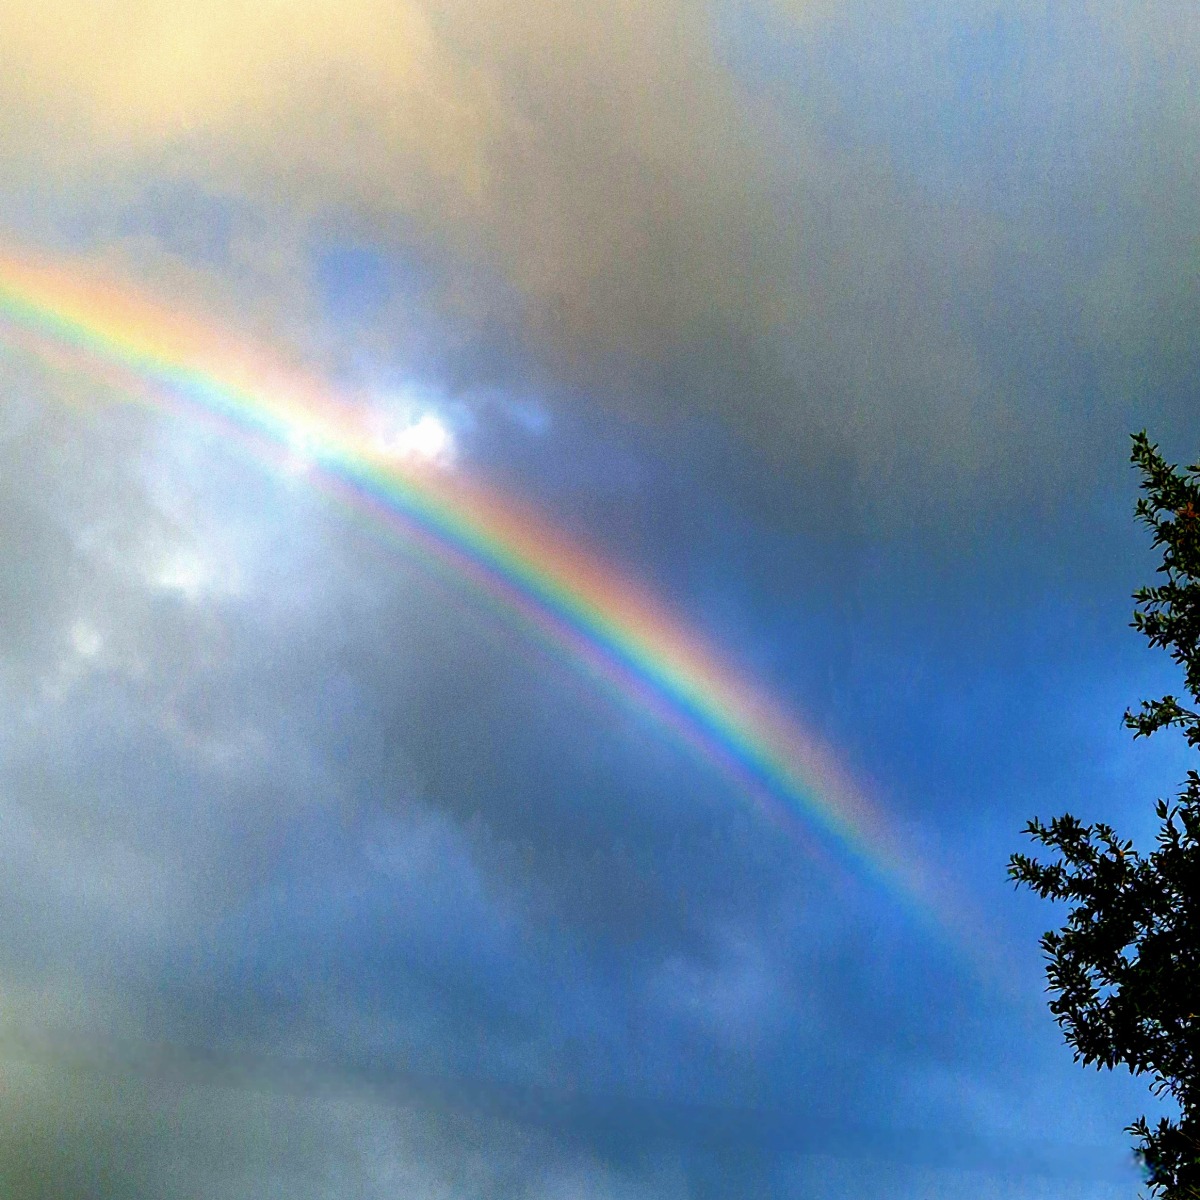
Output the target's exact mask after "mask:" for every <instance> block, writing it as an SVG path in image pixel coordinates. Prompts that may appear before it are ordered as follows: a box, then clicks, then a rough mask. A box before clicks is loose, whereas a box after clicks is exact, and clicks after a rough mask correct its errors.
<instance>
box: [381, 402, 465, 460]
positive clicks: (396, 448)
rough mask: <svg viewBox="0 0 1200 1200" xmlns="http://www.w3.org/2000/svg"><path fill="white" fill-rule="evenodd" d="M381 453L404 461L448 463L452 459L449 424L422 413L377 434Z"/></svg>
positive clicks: (452, 439) (432, 414)
mask: <svg viewBox="0 0 1200 1200" xmlns="http://www.w3.org/2000/svg"><path fill="white" fill-rule="evenodd" d="M379 446H380V449H381V450H383V452H384V453H385V454H388V455H391V456H392V457H394V458H397V459H401V460H403V461H405V462H418V463H419V462H427V463H432V464H433V465H435V466H441V467H444V466H449V465H450V464H451V463H452V462H453V461H454V437H453V435H452V434H451V432H450V428H449V426H447V425H446V423H445V422H444V421H443V420H442V419H441V418H440V417H438V416H437V415H435V414H434V413H431V412H426V413H422V414H421V415H420V416H419V417H417V418H416V419H415V420H409V421H408V422H406V423H405V424H402V425H399V426H398V427H396V428H394V429H392V430H391V431H388V432H384V433H382V434H380V436H379Z"/></svg>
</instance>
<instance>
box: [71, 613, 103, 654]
mask: <svg viewBox="0 0 1200 1200" xmlns="http://www.w3.org/2000/svg"><path fill="white" fill-rule="evenodd" d="M71 649H73V650H74V651H75V653H76V654H77V655H78V656H79V657H80V658H85V659H87V658H95V657H96V655H97V654H99V653H100V651H101V650H102V649H104V638H103V637H101V636H100V632H99V630H97V629H96V627H95V626H94V625H93V624H92V623H91V622H90V621H83V620H80V621H76V622H75V624H74V625H72V626H71Z"/></svg>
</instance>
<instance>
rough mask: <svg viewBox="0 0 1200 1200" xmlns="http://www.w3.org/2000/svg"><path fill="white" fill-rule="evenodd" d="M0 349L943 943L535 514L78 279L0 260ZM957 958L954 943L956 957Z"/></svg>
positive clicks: (927, 911)
mask: <svg viewBox="0 0 1200 1200" xmlns="http://www.w3.org/2000/svg"><path fill="white" fill-rule="evenodd" d="M0 346H3V347H5V348H7V349H8V350H9V351H12V350H21V351H25V352H32V353H34V354H36V355H38V356H39V357H40V358H42V359H44V360H49V361H50V362H52V363H57V364H61V365H64V366H65V367H67V368H68V369H70V370H72V371H83V372H84V373H86V375H87V377H88V378H89V379H94V380H99V381H103V382H106V383H108V384H111V385H112V386H113V387H114V389H115V390H116V393H117V394H118V395H120V396H121V398H122V400H128V401H135V402H139V403H142V404H145V405H149V406H150V407H152V408H154V409H157V410H161V411H164V412H168V413H181V414H183V415H185V416H187V417H188V418H189V419H192V420H200V421H203V422H205V423H207V424H209V425H212V426H214V427H215V428H217V429H218V430H219V431H220V433H221V435H222V436H235V437H237V438H238V439H240V440H242V441H244V442H245V441H248V442H249V443H250V444H251V445H252V446H253V447H254V448H255V450H256V452H259V453H260V454H261V453H265V454H267V455H268V456H269V457H273V458H274V459H275V460H282V461H287V460H288V459H289V457H291V456H294V455H296V454H298V453H299V454H302V455H303V457H304V460H305V461H306V462H307V463H308V464H309V469H308V471H307V477H308V478H310V479H312V480H313V481H314V482H315V483H317V484H319V486H321V487H322V488H323V489H324V490H325V491H326V492H328V493H330V494H331V495H333V496H335V497H336V498H337V499H338V501H339V502H340V503H342V504H345V505H346V506H348V507H349V508H350V509H351V510H352V511H353V512H354V513H356V514H358V515H360V516H363V517H366V518H367V519H368V520H369V521H370V522H371V524H372V525H373V526H374V527H375V528H377V529H382V530H385V531H388V532H389V533H390V534H392V535H395V536H397V537H399V538H400V539H402V540H403V542H404V544H405V545H406V546H407V547H409V548H411V549H413V550H415V551H417V552H419V553H420V554H421V555H422V556H423V557H424V558H426V559H427V560H428V561H430V562H431V563H433V564H435V565H437V566H438V568H439V569H440V570H442V571H444V572H446V571H448V572H449V573H450V574H451V575H452V576H453V577H454V578H455V579H456V580H458V581H460V582H461V583H462V584H463V585H465V586H466V587H468V588H470V589H472V590H474V591H476V592H477V593H479V594H481V595H482V596H484V597H485V598H486V599H487V600H488V601H489V602H490V603H492V604H493V605H496V606H498V607H499V608H500V609H501V610H502V611H504V612H505V613H506V614H507V615H508V617H509V618H510V619H516V620H518V621H519V622H520V623H521V624H522V625H523V626H524V627H525V628H526V629H527V630H528V631H530V632H531V633H533V634H534V635H536V636H537V637H539V638H541V639H542V640H544V641H546V642H548V643H550V644H551V645H552V646H553V647H555V649H556V652H557V653H560V654H565V655H566V656H568V657H569V658H570V659H571V660H572V661H573V662H574V664H575V665H576V666H577V667H578V668H580V669H582V670H583V671H585V672H586V673H587V675H589V676H590V677H591V678H593V679H595V680H596V681H598V682H599V683H601V684H602V685H604V686H605V687H606V688H608V689H610V690H612V691H614V692H616V693H617V694H619V695H620V696H621V697H623V698H625V699H626V700H627V701H630V702H632V703H634V704H635V705H637V706H638V707H639V708H640V709H642V710H645V711H647V712H649V713H651V714H652V715H653V717H654V718H655V719H657V720H658V721H660V722H662V723H663V724H664V725H665V726H667V727H668V728H669V729H670V730H672V731H673V732H674V733H675V735H676V736H678V737H679V738H680V739H682V741H683V742H684V743H685V745H687V746H688V747H689V748H690V749H692V750H693V751H695V752H698V753H700V754H702V755H703V756H704V757H705V758H706V759H707V760H709V761H710V762H711V763H713V764H714V765H715V766H716V767H718V768H719V769H720V771H722V772H723V773H724V774H725V775H726V776H727V777H729V778H730V779H731V780H733V781H734V782H735V783H736V785H737V787H738V788H739V789H740V790H741V792H742V793H743V794H745V795H746V796H748V797H750V798H751V799H752V800H754V801H755V802H756V803H757V804H758V805H759V806H760V807H761V808H762V809H763V811H764V812H766V813H768V814H770V815H771V816H773V817H774V818H776V819H780V820H784V821H786V822H788V823H790V824H791V825H792V826H793V827H795V828H796V829H798V830H806V831H812V830H816V831H817V832H819V833H820V834H821V835H822V837H821V839H820V842H821V843H822V844H823V845H825V846H826V847H827V848H833V849H837V850H838V851H839V856H841V857H848V858H849V859H850V860H852V862H853V863H855V864H856V865H857V867H858V869H859V870H860V871H862V872H865V873H866V874H867V875H869V876H871V877H873V878H875V879H876V880H878V881H880V882H882V883H884V884H886V885H887V886H888V887H889V889H890V890H891V891H892V892H894V893H895V894H897V895H898V896H900V897H903V898H906V899H907V900H908V901H909V902H910V903H909V905H908V906H909V907H911V908H913V909H914V910H915V911H916V913H917V914H918V915H919V916H922V917H925V918H929V917H930V916H935V920H934V921H933V922H932V923H933V924H934V926H935V927H938V928H941V929H942V930H943V931H945V929H946V926H947V921H946V920H945V919H938V918H937V917H936V914H935V909H936V908H938V907H941V906H940V905H938V904H937V903H936V900H937V897H936V895H935V890H934V889H933V888H931V886H930V884H929V881H928V880H927V879H926V878H925V877H924V876H923V873H922V871H921V868H920V866H919V864H918V863H917V862H916V860H915V858H914V856H912V855H911V854H908V853H906V852H904V851H903V850H902V849H901V847H900V846H899V844H898V843H897V841H896V839H895V837H894V835H893V834H892V833H890V832H889V831H888V830H887V829H886V827H885V824H884V822H883V820H882V818H881V816H880V814H879V813H878V811H877V810H875V809H874V808H873V807H872V806H870V805H869V804H868V803H867V802H866V800H865V798H864V797H863V795H862V794H861V792H860V791H859V790H858V789H857V788H856V787H855V786H854V785H853V784H852V782H851V781H850V779H849V778H848V777H847V775H846V774H845V773H844V772H843V771H842V770H841V769H840V768H839V767H838V766H837V764H836V763H835V762H834V761H833V759H832V757H831V755H830V754H829V752H828V751H827V750H826V749H825V748H823V747H822V746H821V745H820V744H819V743H818V741H817V739H815V738H813V737H811V736H809V735H808V734H806V732H805V731H804V730H803V729H802V728H801V727H800V726H799V725H798V723H797V722H796V721H795V720H794V719H792V718H790V717H789V716H788V714H787V713H786V712H784V711H783V710H782V709H781V708H780V706H779V705H778V704H775V703H772V701H771V700H770V698H769V697H768V696H767V695H765V694H764V693H763V691H762V690H761V689H759V688H757V687H755V686H754V685H753V683H752V681H751V680H749V679H748V678H747V677H746V676H744V675H743V674H740V673H739V672H738V671H736V670H734V669H733V668H732V667H731V666H730V665H729V664H728V663H726V662H724V661H722V659H721V657H720V656H719V655H718V654H717V653H716V651H715V650H714V649H713V648H712V647H711V646H709V645H707V644H706V643H705V642H704V640H703V639H702V638H701V637H700V636H699V635H698V634H697V633H696V632H695V631H694V630H692V629H690V628H688V626H687V625H686V624H685V623H684V622H682V621H681V620H680V619H679V618H678V617H677V616H675V615H673V614H672V613H671V612H670V611H669V609H668V608H667V607H666V606H665V605H664V604H662V603H661V602H659V601H658V600H656V599H655V598H654V597H653V596H651V595H649V594H648V593H647V592H646V591H645V590H644V589H643V588H641V587H639V586H638V585H637V584H636V583H634V582H632V581H630V580H629V579H626V578H624V577H623V576H622V575H621V574H620V572H618V571H617V570H615V569H614V568H613V567H612V566H611V565H610V564H608V563H605V562H603V561H602V560H601V559H600V558H598V557H597V556H595V555H593V554H591V553H588V552H587V551H585V550H584V549H582V548H581V547H580V546H579V545H578V544H577V542H575V541H574V540H569V539H568V538H566V537H565V536H564V535H563V534H562V533H561V532H559V531H557V530H555V529H554V528H553V527H552V526H551V525H550V524H548V523H547V522H546V521H545V520H543V519H542V518H541V517H539V516H538V515H537V514H536V513H534V512H532V511H530V510H529V509H528V508H526V507H523V506H522V505H520V504H519V503H517V502H515V501H514V500H513V499H511V498H509V497H504V496H501V495H498V494H497V493H496V492H495V491H493V490H489V489H487V488H485V487H482V486H480V485H479V484H478V483H475V482H472V481H470V480H466V479H464V478H462V477H461V473H460V472H457V471H454V470H446V469H439V468H436V467H434V466H432V465H429V464H423V465H422V464H414V463H413V462H412V461H411V460H400V459H398V458H397V456H396V455H395V453H394V452H390V451H389V450H388V448H387V447H386V446H385V445H383V444H381V441H380V439H379V437H378V433H377V431H376V430H374V429H372V428H371V427H370V424H369V421H368V419H367V417H368V413H367V411H366V409H365V406H362V405H357V406H356V405H355V404H354V403H353V402H352V401H351V400H350V399H348V398H346V397H343V396H340V395H338V394H337V393H336V392H335V391H334V390H333V389H330V388H327V387H322V386H320V385H318V384H316V383H314V382H313V381H311V380H307V379H303V378H300V377H298V376H297V375H296V374H293V373H290V372H285V371H284V370H282V369H281V368H280V367H279V366H278V365H277V364H275V363H272V362H270V361H268V359H267V358H266V357H265V356H264V355H262V354H260V353H256V352H253V351H251V350H249V349H248V348H247V347H245V346H236V345H234V344H233V342H232V340H231V339H228V338H225V337H222V336H221V335H220V333H219V332H216V331H214V330H213V329H212V328H211V327H210V326H209V325H206V324H204V323H202V322H198V321H195V320H189V319H187V318H186V317H184V316H181V315H179V314H178V313H174V312H167V311H165V310H164V309H162V308H159V307H155V306H154V305H152V304H150V303H149V302H147V301H145V300H143V299H141V298H139V297H138V296H137V294H136V293H135V292H134V291H132V290H131V289H129V288H125V287H120V286H117V285H114V284H113V283H112V282H111V281H105V280H102V279H100V278H99V277H97V276H96V275H95V274H93V273H89V272H85V271H83V270H82V269H67V268H64V267H62V266H52V265H47V264H45V263H38V262H33V261H31V260H29V259H18V258H16V257H3V256H0ZM955 940H957V939H955Z"/></svg>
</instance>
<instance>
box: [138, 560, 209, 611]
mask: <svg viewBox="0 0 1200 1200" xmlns="http://www.w3.org/2000/svg"><path fill="white" fill-rule="evenodd" d="M151 582H152V583H153V584H154V586H155V587H158V588H161V589H162V590H163V591H168V592H175V593H177V594H179V595H180V596H182V597H183V598H184V599H186V600H190V601H192V602H193V603H194V602H195V601H196V600H198V599H199V598H200V596H201V594H202V593H203V592H205V591H207V590H208V589H209V588H210V587H211V585H212V584H213V582H214V579H213V572H212V568H211V566H210V564H209V563H207V562H206V561H205V560H204V559H203V558H202V557H201V556H200V555H199V554H196V553H194V552H191V551H179V552H177V553H174V554H171V555H170V556H168V557H167V558H165V559H164V560H163V561H162V562H161V563H159V564H158V567H157V569H156V570H154V571H153V572H152V573H151Z"/></svg>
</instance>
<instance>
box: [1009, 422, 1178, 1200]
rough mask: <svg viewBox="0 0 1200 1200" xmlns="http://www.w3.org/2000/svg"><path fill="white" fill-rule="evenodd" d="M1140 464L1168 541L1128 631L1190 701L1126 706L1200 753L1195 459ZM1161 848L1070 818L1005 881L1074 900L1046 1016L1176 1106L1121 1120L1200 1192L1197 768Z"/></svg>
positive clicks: (1157, 1165) (1150, 1177)
mask: <svg viewBox="0 0 1200 1200" xmlns="http://www.w3.org/2000/svg"><path fill="white" fill-rule="evenodd" d="M1132 461H1133V463H1134V464H1135V465H1136V466H1137V467H1138V468H1139V469H1140V470H1141V473H1142V484H1141V487H1142V490H1143V491H1144V492H1145V493H1146V494H1145V495H1144V496H1143V497H1141V498H1140V499H1139V500H1138V503H1137V516H1138V518H1139V519H1140V520H1141V521H1142V522H1143V523H1145V524H1146V525H1147V526H1148V527H1149V528H1150V529H1151V530H1152V531H1153V536H1154V543H1153V544H1154V546H1155V547H1156V548H1157V547H1159V546H1161V547H1163V548H1164V549H1163V559H1162V565H1161V566H1160V567H1159V568H1158V574H1160V575H1162V576H1163V577H1164V578H1163V580H1162V581H1161V582H1160V583H1158V584H1157V585H1156V586H1152V587H1143V588H1139V589H1138V591H1136V592H1135V593H1134V600H1135V601H1136V602H1137V608H1136V611H1135V613H1134V618H1133V627H1134V628H1135V629H1138V630H1140V631H1141V632H1142V633H1143V634H1144V635H1145V636H1146V637H1147V638H1148V639H1149V641H1150V644H1151V645H1152V646H1161V647H1162V648H1164V649H1166V650H1167V651H1169V653H1170V655H1171V657H1172V658H1173V659H1174V660H1175V662H1176V663H1178V664H1179V665H1180V666H1181V667H1182V668H1183V671H1184V682H1185V685H1186V687H1187V690H1188V692H1189V693H1190V694H1191V697H1192V702H1191V707H1187V706H1185V705H1183V704H1181V703H1180V702H1179V700H1178V699H1177V698H1176V697H1175V696H1163V697H1162V698H1161V699H1158V700H1149V701H1143V702H1142V706H1141V709H1140V710H1139V711H1137V712H1132V711H1129V712H1126V713H1125V724H1126V726H1127V727H1128V728H1129V729H1131V730H1133V734H1134V737H1148V736H1149V735H1150V734H1152V733H1155V732H1157V731H1158V730H1160V729H1166V728H1177V729H1179V730H1180V731H1181V732H1182V734H1183V736H1184V737H1185V738H1186V739H1187V741H1188V744H1189V745H1191V746H1193V747H1196V748H1200V712H1197V711H1196V710H1197V708H1200V463H1197V464H1195V465H1194V466H1192V467H1189V468H1187V469H1185V470H1180V469H1179V468H1177V467H1174V466H1171V465H1169V464H1168V463H1167V462H1166V461H1165V460H1164V459H1163V457H1162V456H1161V455H1160V454H1159V452H1158V447H1157V446H1154V445H1152V444H1151V443H1150V441H1149V439H1148V438H1147V437H1146V434H1145V433H1144V432H1143V433H1139V434H1135V435H1134V438H1133V454H1132ZM1155 811H1156V813H1157V815H1158V819H1159V821H1160V823H1161V824H1160V828H1159V831H1158V835H1157V845H1156V847H1155V848H1154V849H1153V850H1152V851H1150V852H1149V853H1147V854H1142V853H1140V852H1138V851H1137V850H1135V849H1134V848H1133V844H1132V842H1129V841H1127V840H1124V839H1122V838H1121V837H1119V836H1118V834H1117V833H1116V831H1115V830H1113V829H1112V828H1111V827H1110V826H1108V825H1104V824H1096V825H1085V824H1083V823H1082V822H1080V821H1079V820H1077V819H1076V818H1075V817H1073V816H1071V815H1069V814H1067V815H1064V816H1061V817H1057V818H1055V819H1054V820H1053V821H1051V822H1050V824H1049V825H1043V824H1042V823H1041V822H1040V821H1038V820H1036V819H1035V820H1033V821H1030V822H1029V824H1028V825H1027V826H1026V828H1025V832H1026V833H1027V834H1028V835H1029V836H1030V837H1031V838H1033V839H1034V841H1035V842H1038V843H1040V844H1041V845H1043V846H1047V847H1049V848H1050V849H1051V850H1054V851H1057V857H1055V858H1054V859H1053V860H1052V861H1050V862H1040V861H1038V860H1036V859H1034V858H1031V857H1030V856H1028V855H1024V854H1014V855H1013V856H1012V858H1011V859H1010V861H1009V868H1008V871H1009V876H1010V877H1011V878H1012V879H1013V880H1014V881H1015V882H1016V883H1017V884H1024V885H1025V886H1027V887H1029V888H1031V889H1032V890H1033V891H1035V892H1037V893H1038V894H1039V895H1040V896H1042V897H1044V898H1049V899H1054V900H1064V901H1068V902H1069V903H1070V904H1071V905H1072V907H1071V911H1070V915H1069V917H1068V919H1067V922H1066V924H1065V925H1064V926H1063V927H1062V928H1061V929H1060V930H1058V932H1052V933H1047V934H1046V935H1045V936H1044V937H1043V938H1042V942H1041V944H1042V949H1043V950H1044V951H1045V953H1046V958H1047V964H1046V977H1047V980H1048V983H1049V987H1048V989H1047V990H1048V991H1049V992H1051V993H1052V998H1051V1000H1050V1011H1051V1012H1052V1013H1053V1014H1054V1016H1055V1018H1056V1019H1057V1021H1058V1023H1059V1025H1060V1026H1061V1027H1062V1029H1063V1031H1064V1034H1065V1036H1066V1040H1067V1042H1068V1043H1069V1044H1070V1045H1071V1046H1072V1048H1073V1049H1074V1051H1075V1059H1076V1061H1079V1062H1082V1063H1084V1064H1085V1065H1093V1064H1094V1065H1095V1066H1096V1067H1097V1068H1100V1067H1109V1068H1112V1067H1115V1066H1117V1065H1118V1064H1123V1065H1124V1066H1126V1067H1128V1068H1129V1070H1131V1071H1132V1072H1133V1073H1134V1074H1138V1075H1140V1074H1148V1075H1150V1076H1152V1077H1153V1083H1152V1085H1151V1086H1152V1089H1153V1091H1154V1092H1155V1093H1156V1094H1158V1095H1168V1096H1170V1097H1172V1098H1173V1099H1174V1100H1175V1101H1176V1102H1177V1103H1178V1105H1179V1109H1180V1117H1179V1120H1178V1121H1172V1120H1168V1119H1167V1118H1163V1119H1162V1120H1160V1121H1159V1123H1158V1124H1157V1125H1156V1126H1155V1127H1153V1128H1152V1127H1150V1126H1149V1125H1148V1124H1147V1122H1146V1120H1145V1118H1144V1117H1143V1118H1139V1119H1138V1120H1137V1121H1135V1122H1134V1123H1133V1124H1132V1125H1130V1126H1129V1127H1128V1132H1130V1133H1132V1134H1134V1135H1135V1136H1136V1137H1137V1138H1138V1145H1137V1154H1138V1156H1139V1158H1140V1159H1141V1162H1142V1164H1143V1166H1144V1167H1145V1172H1146V1180H1147V1183H1148V1185H1149V1186H1150V1189H1151V1191H1152V1192H1153V1193H1155V1194H1156V1195H1159V1196H1162V1197H1163V1198H1164V1200H1200V774H1197V772H1196V771H1194V770H1192V771H1188V773H1187V779H1186V783H1185V785H1184V789H1183V791H1182V792H1181V793H1180V794H1179V795H1178V796H1177V797H1176V799H1175V800H1174V801H1173V802H1172V803H1167V802H1166V801H1164V800H1160V801H1158V803H1157V806H1156V810H1155Z"/></svg>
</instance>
